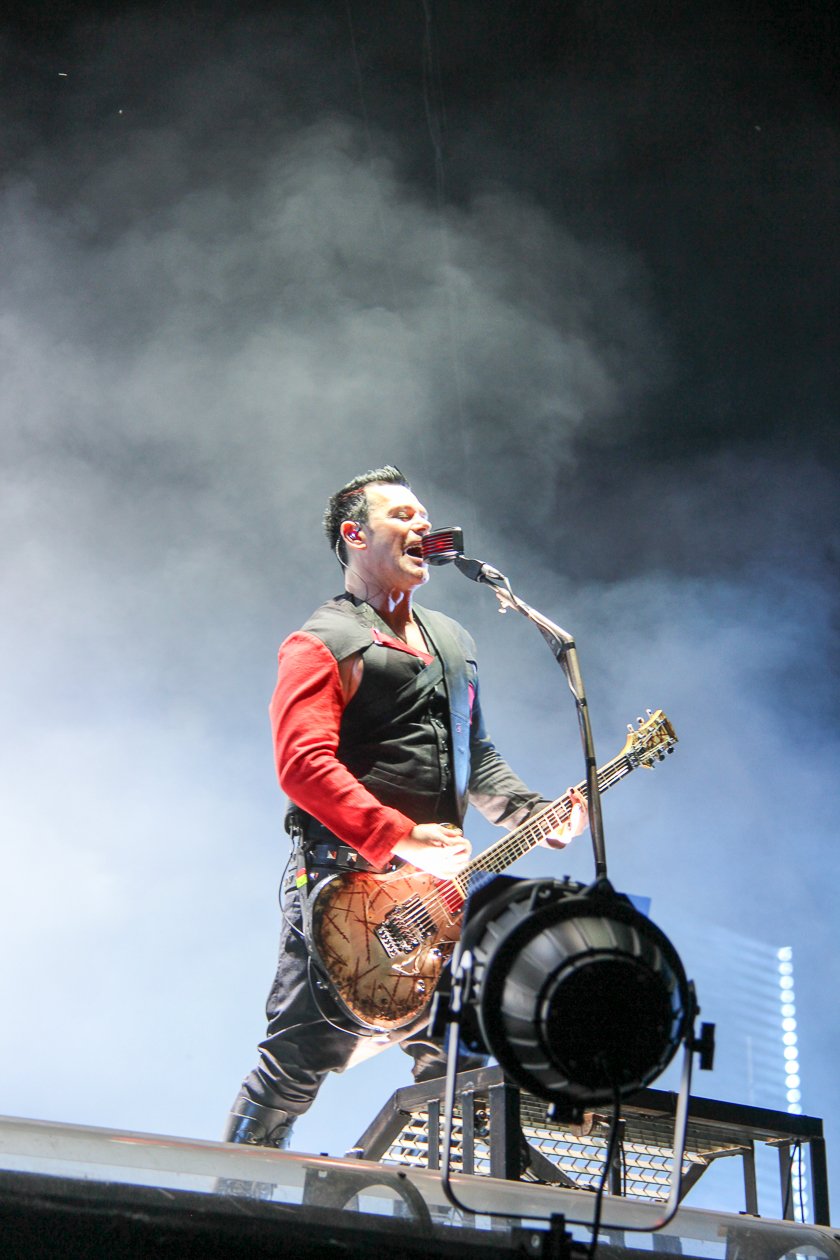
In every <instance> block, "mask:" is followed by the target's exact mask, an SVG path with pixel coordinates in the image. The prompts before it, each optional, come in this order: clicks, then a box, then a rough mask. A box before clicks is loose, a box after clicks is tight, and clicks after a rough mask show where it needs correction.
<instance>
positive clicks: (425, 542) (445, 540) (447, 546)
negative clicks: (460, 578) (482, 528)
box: [421, 525, 464, 564]
mask: <svg viewBox="0 0 840 1260" xmlns="http://www.w3.org/2000/svg"><path fill="white" fill-rule="evenodd" d="M421 545H422V547H423V559H424V560H425V561H426V563H427V564H451V563H452V561H453V560H455V559H456V558H457V557H458V556H462V555H463V554H464V531H463V530H462V529H461V526H460V525H450V526H449V528H448V529H433V530H431V532H430V533H428V534H425V535H424V537H423V539H422V544H421Z"/></svg>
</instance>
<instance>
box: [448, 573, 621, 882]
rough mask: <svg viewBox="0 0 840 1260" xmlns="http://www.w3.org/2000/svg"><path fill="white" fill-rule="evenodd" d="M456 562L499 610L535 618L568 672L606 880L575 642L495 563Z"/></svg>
mask: <svg viewBox="0 0 840 1260" xmlns="http://www.w3.org/2000/svg"><path fill="white" fill-rule="evenodd" d="M455 565H456V567H457V568H458V569H460V571H461V572H462V573H463V574H464V575H465V576H466V577H469V578H472V580H473V581H474V582H483V583H484V584H485V585H487V586H491V587H492V588H493V594H494V595H495V596H496V598H497V600H498V601H499V604H500V605H501V607H500V609H499V611H500V612H502V613H505V612H507V610H508V609H509V608H514V609H515V610H516V611H517V612H519V613H522V615H523V617H527V618H528V620H529V621H532V622H533V623H534V625H535V626H536V627H537V629H538V630H539V632H540V634H541V635H542V636H543V638H544V639H545V641H546V643H547V644H548V646H549V647H550V648H551V651H552V653H553V655H554V658H555V660H556V661H557V663H558V664H559V665H560V667H561V668H562V670H563V672H564V674H565V675H566V679H567V681H568V684H569V690H570V691H571V693H572V695H573V697H574V701H575V707H576V708H577V715H578V726H579V727H580V738H581V743H582V744H583V756H584V762H585V764H586V799H587V804H588V806H589V833H590V835H591V836H592V849H593V852H594V855H595V875H596V878H597V879H606V876H607V853H606V848H605V846H604V822H603V817H602V815H601V793H600V791H599V788H598V762H597V760H596V758H595V743H594V740H593V738H592V726H591V723H590V721H589V706H588V704H587V702H586V693H585V692H584V689H583V677H582V675H581V672H580V662H579V661H578V654H577V647H576V646H575V641H574V639H573V638H572V636H571V635H570V634H569V632H568V631H567V630H563V629H562V627H561V626H558V625H555V623H554V622H553V621H549V619H548V617H545V616H543V614H542V613H541V612H538V611H537V609H536V608H531V606H530V605H529V604H526V603H525V601H524V600H522V599H520V598H519V596H518V595H514V593H513V591H512V590H511V587H510V582H509V581H508V580H507V578H506V577H505V575H504V574H503V573H500V572H499V571H498V569H494V568H493V567H492V565H489V564H482V563H481V562H480V561H478V560H471V559H470V558H469V557H467V556H457V557H456V558H455Z"/></svg>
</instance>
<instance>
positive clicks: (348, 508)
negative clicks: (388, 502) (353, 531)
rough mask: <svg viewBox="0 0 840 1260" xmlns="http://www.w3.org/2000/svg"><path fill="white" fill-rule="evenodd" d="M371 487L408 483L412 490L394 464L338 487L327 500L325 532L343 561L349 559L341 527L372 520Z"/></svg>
mask: <svg viewBox="0 0 840 1260" xmlns="http://www.w3.org/2000/svg"><path fill="white" fill-rule="evenodd" d="M368 486H405V487H406V489H407V490H408V489H410V486H409V484H408V481H407V480H406V478H405V477H404V476H403V474H402V473H401V472H400V470H399V468H395V467H394V465H393V464H386V465H385V467H384V468H371V469H370V470H369V471H368V472H366V473H361V474H360V475H359V476H358V477H354V478H353V480H352V481H348V482H347V485H346V486H342V487H341V489H340V490H336V492H335V494H334V495H332V496H331V498H330V500H329V502H328V503H327V507H326V511H325V512H324V533H325V534H326V535H327V538H328V540H329V544H330V547H331V548H332V550H333V551H334V552H335V554H336V556H337V557H338V560H339V563H346V561H347V547H346V546H345V543H344V539H343V538H342V537H341V527H342V525H343V524H344V522H345V521H355V522H356V524H357V525H366V524H367V520H368V500H367V495H366V494H365V490H366V489H367V487H368Z"/></svg>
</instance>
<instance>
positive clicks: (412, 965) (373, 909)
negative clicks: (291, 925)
mask: <svg viewBox="0 0 840 1260" xmlns="http://www.w3.org/2000/svg"><path fill="white" fill-rule="evenodd" d="M438 883H439V881H438V880H436V879H435V878H434V877H433V876H432V875H426V874H425V873H424V872H422V871H413V872H412V874H410V875H406V874H405V873H404V871H402V870H399V871H391V872H389V873H388V874H387V875H374V874H369V873H367V872H363V871H343V872H342V873H341V874H339V875H333V876H331V877H329V878H328V879H325V880H324V882H323V883H322V884H320V885H319V887H318V889H317V891H316V893H315V897H314V901H313V904H312V924H311V929H310V936H311V942H310V943H311V946H312V948H313V952H314V953H315V955H316V959H317V961H318V963H319V965H320V967H321V969H322V970H323V971H324V973H325V974H326V976H327V978H328V980H329V982H330V986H331V990H332V993H333V996H334V997H335V998H336V999H337V1000H338V1003H339V1005H340V1006H341V1007H343V1008H344V1010H345V1012H346V1013H347V1014H348V1015H350V1016H351V1017H352V1019H353V1020H354V1021H355V1022H356V1023H357V1024H359V1025H360V1026H361V1027H363V1028H366V1029H369V1030H370V1031H376V1032H379V1031H384V1032H390V1031H392V1030H394V1029H398V1028H403V1027H405V1026H406V1025H407V1024H410V1023H411V1022H412V1021H413V1020H414V1019H416V1018H417V1017H418V1016H419V1015H420V1014H422V1012H423V1010H424V1008H425V1007H426V1006H427V1005H428V1003H429V1001H430V1000H431V998H432V995H433V994H434V991H435V988H436V986H437V983H438V980H439V979H440V974H441V972H442V971H443V968H444V967H445V965H446V963H447V962H448V960H449V958H450V956H451V954H452V951H453V949H454V945H455V942H456V941H457V939H458V936H459V935H460V926H461V915H460V912H459V911H458V912H456V913H455V914H454V915H453V914H450V913H449V912H448V911H447V909H446V906H445V904H444V902H443V901H442V900H441V899H439V898H437V897H436V896H435V888H436V886H437V885H438ZM421 897H422V898H423V903H424V916H425V920H424V921H425V925H426V927H427V929H428V928H429V927H430V926H431V925H432V924H433V929H434V930H433V931H431V932H430V934H429V935H428V936H427V937H426V939H424V940H423V941H421V942H420V944H418V945H416V946H415V947H414V948H413V949H411V950H409V951H407V952H402V951H400V952H398V953H396V954H393V953H390V954H389V952H387V951H386V949H385V948H384V947H383V945H382V943H381V942H380V940H379V938H378V937H377V935H376V929H377V928H378V927H380V925H381V924H382V923H383V922H384V921H385V919H386V918H387V917H388V916H389V915H390V914H391V913H392V912H394V911H396V910H403V911H404V910H405V908H406V907H407V906H408V907H411V906H412V905H414V904H415V903H416V901H417V899H418V898H421ZM430 902H431V904H432V910H431V914H430V910H429V903H430ZM432 915H433V918H432V917H431V916H432Z"/></svg>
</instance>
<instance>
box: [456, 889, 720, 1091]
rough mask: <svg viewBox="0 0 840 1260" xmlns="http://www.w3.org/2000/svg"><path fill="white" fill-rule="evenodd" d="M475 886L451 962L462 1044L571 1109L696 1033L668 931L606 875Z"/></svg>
mask: <svg viewBox="0 0 840 1260" xmlns="http://www.w3.org/2000/svg"><path fill="white" fill-rule="evenodd" d="M500 883H503V884H504V889H503V891H502V892H501V893H499V892H498V891H497V888H498V884H500ZM481 895H482V897H483V901H482V903H481V906H480V908H479V909H478V910H477V911H475V912H473V913H470V914H469V915H468V917H467V922H466V925H465V928H464V931H463V933H462V937H461V943H460V946H459V951H458V955H457V956H456V960H455V962H454V965H453V970H454V972H455V975H456V979H457V982H458V983H459V984H460V985H461V988H462V993H463V995H464V1001H463V1009H462V1014H461V1036H462V1040H464V1041H466V1043H467V1045H472V1046H473V1047H474V1048H476V1049H484V1050H486V1051H488V1052H489V1053H490V1054H492V1055H493V1056H494V1057H495V1058H496V1059H497V1060H498V1063H499V1065H500V1067H501V1068H502V1070H503V1071H504V1073H505V1074H506V1076H508V1077H509V1078H510V1079H511V1080H512V1081H513V1082H515V1083H516V1084H517V1085H519V1086H520V1088H523V1089H525V1090H527V1091H529V1092H530V1093H532V1094H535V1095H536V1096H538V1097H540V1098H545V1099H548V1100H550V1101H552V1102H554V1103H555V1104H557V1105H558V1107H560V1108H563V1109H565V1110H567V1111H568V1112H569V1113H570V1114H573V1113H574V1112H575V1111H580V1110H581V1109H582V1108H584V1107H591V1106H593V1105H594V1106H597V1105H601V1104H604V1103H609V1102H612V1101H614V1099H615V1098H616V1097H617V1096H619V1097H625V1096H627V1095H628V1094H632V1093H635V1092H637V1091H638V1090H639V1089H641V1088H643V1087H644V1086H645V1085H648V1084H649V1083H650V1082H651V1081H652V1080H654V1078H655V1077H657V1076H659V1075H660V1073H661V1072H663V1071H664V1069H665V1068H666V1067H667V1066H668V1064H669V1063H670V1061H671V1059H672V1058H673V1057H674V1054H675V1053H676V1051H677V1049H678V1048H679V1046H680V1044H681V1042H683V1041H684V1040H686V1039H687V1038H688V1037H689V1036H690V1035H692V1032H693V1024H694V1018H695V1015H696V1004H695V999H694V990H693V986H691V985H690V984H689V983H688V981H687V980H686V976H685V971H684V969H683V965H682V963H681V961H680V959H679V956H678V955H677V952H676V950H675V949H674V947H673V946H672V945H671V943H670V941H669V940H668V939H667V937H666V936H665V935H664V934H663V933H662V932H661V931H660V929H659V928H657V927H656V926H655V925H654V924H653V923H652V922H651V921H650V920H649V919H647V918H646V917H645V916H644V915H643V914H641V913H640V912H639V911H638V910H637V909H635V907H634V906H633V905H632V903H631V902H630V900H629V899H628V898H627V897H625V896H622V895H621V894H618V893H616V892H615V891H614V889H613V888H612V886H611V884H610V883H609V881H608V880H606V879H600V880H598V881H596V882H595V883H594V884H592V885H591V886H590V887H588V888H585V887H583V886H582V885H580V884H576V883H572V882H571V881H559V880H504V881H494V885H491V886H490V888H489V889H486V890H484V892H483V893H482V894H481ZM706 1028H708V1032H706V1031H705V1029H706ZM712 1035H713V1029H712V1026H711V1025H708V1026H704V1037H706V1038H707V1041H706V1043H705V1044H704V1045H703V1046H702V1047H701V1046H700V1044H699V1043H698V1044H697V1046H696V1048H697V1049H701V1050H702V1051H703V1052H704V1053H705V1058H706V1059H707V1060H710V1059H711V1054H712V1050H713V1044H712ZM708 1065H709V1066H710V1065H711V1064H710V1062H709V1064H708ZM704 1066H706V1064H705V1063H704Z"/></svg>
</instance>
